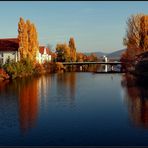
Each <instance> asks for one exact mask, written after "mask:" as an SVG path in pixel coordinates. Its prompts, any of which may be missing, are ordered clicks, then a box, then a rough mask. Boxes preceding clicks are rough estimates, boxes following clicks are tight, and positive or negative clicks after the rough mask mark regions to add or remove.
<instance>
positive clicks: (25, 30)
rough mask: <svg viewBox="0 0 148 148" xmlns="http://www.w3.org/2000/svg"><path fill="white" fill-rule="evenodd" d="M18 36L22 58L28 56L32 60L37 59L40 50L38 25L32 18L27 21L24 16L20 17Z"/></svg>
mask: <svg viewBox="0 0 148 148" xmlns="http://www.w3.org/2000/svg"><path fill="white" fill-rule="evenodd" d="M18 38H19V51H20V55H21V58H26V57H28V58H29V59H30V60H32V61H35V60H36V55H37V53H38V52H39V45H38V37H37V31H36V27H35V25H34V24H32V23H31V22H30V20H27V21H26V23H25V22H24V20H23V18H20V21H19V23H18Z"/></svg>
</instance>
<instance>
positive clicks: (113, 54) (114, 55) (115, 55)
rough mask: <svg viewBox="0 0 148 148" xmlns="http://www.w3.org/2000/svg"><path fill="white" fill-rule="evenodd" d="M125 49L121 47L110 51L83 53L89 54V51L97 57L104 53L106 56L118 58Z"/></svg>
mask: <svg viewBox="0 0 148 148" xmlns="http://www.w3.org/2000/svg"><path fill="white" fill-rule="evenodd" d="M125 50H126V49H121V50H117V51H114V52H111V53H105V52H89V53H88V52H87V53H84V54H85V55H90V54H91V53H94V54H96V55H97V57H102V56H104V55H106V56H107V57H108V58H116V59H119V58H120V57H121V54H122V53H123V52H124V51H125Z"/></svg>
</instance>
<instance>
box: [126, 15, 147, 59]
mask: <svg viewBox="0 0 148 148" xmlns="http://www.w3.org/2000/svg"><path fill="white" fill-rule="evenodd" d="M147 20H148V16H146V15H144V14H137V15H132V16H131V17H130V18H129V19H128V21H127V30H126V36H125V38H124V39H123V44H124V45H125V46H126V47H127V50H126V54H124V55H123V56H124V57H123V59H125V58H127V60H134V58H135V56H136V55H138V54H140V53H142V52H145V51H148V21H147ZM125 55H126V56H125Z"/></svg>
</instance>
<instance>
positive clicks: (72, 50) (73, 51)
mask: <svg viewBox="0 0 148 148" xmlns="http://www.w3.org/2000/svg"><path fill="white" fill-rule="evenodd" d="M69 48H70V57H71V61H72V62H75V61H76V59H77V55H76V47H75V41H74V38H73V37H71V38H70V40H69Z"/></svg>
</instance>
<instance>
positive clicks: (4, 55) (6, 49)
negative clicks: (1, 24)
mask: <svg viewBox="0 0 148 148" xmlns="http://www.w3.org/2000/svg"><path fill="white" fill-rule="evenodd" d="M18 48H19V41H18V38H6V39H0V62H1V63H2V64H5V63H6V61H7V59H10V60H14V61H16V62H17V61H20V53H19V51H18ZM51 54H52V53H51V51H50V50H49V49H48V48H47V47H45V46H40V47H39V50H38V53H37V54H36V60H37V61H38V62H39V63H44V62H45V61H48V62H50V61H51Z"/></svg>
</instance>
